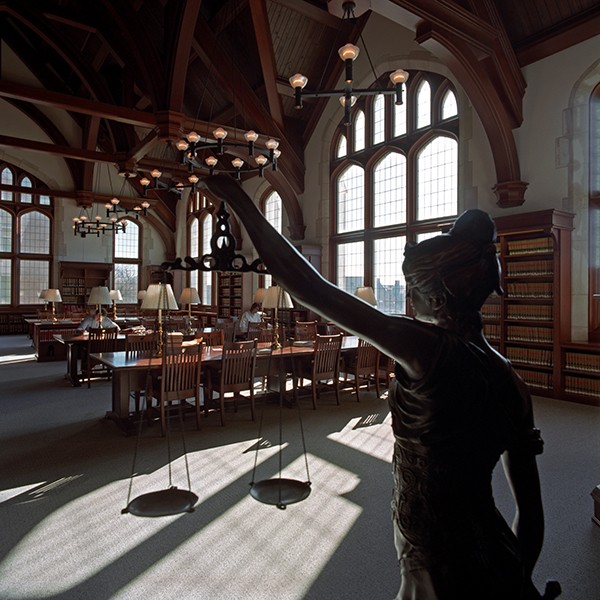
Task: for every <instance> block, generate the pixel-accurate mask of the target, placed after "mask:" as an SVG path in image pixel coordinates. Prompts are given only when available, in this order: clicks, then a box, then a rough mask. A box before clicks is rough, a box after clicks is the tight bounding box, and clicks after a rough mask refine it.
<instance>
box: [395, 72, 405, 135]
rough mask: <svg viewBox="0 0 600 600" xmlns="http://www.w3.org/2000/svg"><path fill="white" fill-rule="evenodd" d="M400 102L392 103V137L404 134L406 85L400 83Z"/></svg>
mask: <svg viewBox="0 0 600 600" xmlns="http://www.w3.org/2000/svg"><path fill="white" fill-rule="evenodd" d="M402 98H404V102H403V103H402V104H394V137H399V136H401V135H406V85H405V84H404V83H403V84H402Z"/></svg>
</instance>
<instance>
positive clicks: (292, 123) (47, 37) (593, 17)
mask: <svg viewBox="0 0 600 600" xmlns="http://www.w3.org/2000/svg"><path fill="white" fill-rule="evenodd" d="M333 2H334V3H335V4H338V5H339V4H340V1H339V0H333ZM382 2H390V3H392V4H395V5H397V6H398V7H400V8H402V9H406V10H407V11H409V12H410V11H411V10H413V11H414V14H416V15H417V16H418V20H419V23H420V24H421V26H422V25H423V23H424V22H426V21H427V20H428V19H431V21H432V22H435V21H436V19H437V20H440V19H444V18H447V14H448V12H447V11H449V10H451V11H452V12H453V14H454V13H456V14H457V15H458V16H459V17H463V18H464V17H465V16H469V20H470V22H473V23H477V19H479V20H480V21H481V23H482V25H483V26H485V27H487V28H488V29H485V31H489V27H490V26H491V27H492V28H494V30H496V31H497V32H498V35H499V37H501V38H502V39H504V40H508V43H509V44H510V46H511V47H512V51H513V52H514V57H516V61H518V63H519V64H520V65H521V66H523V65H525V64H528V63H531V62H534V61H536V60H538V59H540V58H543V57H544V56H547V55H549V54H552V53H553V52H556V51H557V50H561V49H563V48H566V47H568V46H570V45H572V44H574V43H577V42H579V41H581V40H583V39H586V38H588V37H591V36H592V35H595V34H596V33H597V31H599V30H600V27H599V25H600V3H598V2H597V0H495V1H492V0H487V1H484V2H481V0H437V1H436V2H431V1H429V2H422V1H420V2H417V1H416V0H372V4H373V6H374V7H375V5H377V4H380V3H382ZM369 15H370V12H369V11H367V12H366V13H365V14H364V15H362V16H360V17H359V18H358V19H357V20H356V21H354V22H350V21H344V23H343V25H344V31H343V32H341V33H340V28H341V26H342V21H341V20H340V19H339V18H338V17H337V16H334V15H333V14H330V12H328V2H327V0H94V1H93V2H81V1H80V0H0V37H1V41H2V43H3V44H6V46H8V47H9V48H10V50H11V51H12V52H14V53H15V54H16V55H17V56H18V57H19V59H20V60H21V61H22V62H23V63H24V65H25V66H26V68H27V69H29V70H30V71H31V73H32V74H33V75H34V76H35V78H36V79H37V80H38V81H39V83H40V86H38V85H33V84H23V83H22V81H25V80H26V79H19V80H17V79H16V78H11V77H8V76H5V74H4V73H2V74H1V76H2V77H1V79H0V97H2V98H3V99H4V100H6V101H8V102H11V103H12V104H13V105H14V106H16V107H17V108H18V109H19V110H21V111H22V112H23V113H25V114H26V115H27V116H28V117H29V118H30V119H31V120H32V121H34V122H35V123H36V124H37V126H38V127H39V128H40V130H41V131H43V132H44V133H45V134H46V136H48V138H49V139H50V140H52V141H51V143H48V142H41V141H37V140H30V139H21V138H13V137H9V136H7V135H5V132H3V131H2V125H1V124H0V149H1V148H2V147H4V148H20V149H22V150H25V151H29V152H51V153H54V154H58V155H60V156H63V157H64V158H65V159H66V161H67V163H68V166H69V169H70V173H71V175H72V180H73V189H72V190H62V192H63V193H62V195H63V196H66V197H68V196H72V197H76V198H78V199H79V201H80V202H85V198H86V197H88V198H89V194H88V195H87V196H86V194H85V193H84V192H85V191H86V190H87V192H90V191H91V190H92V173H93V165H94V163H96V162H108V163H114V164H116V165H118V167H119V168H120V169H122V170H130V171H136V170H137V171H138V172H144V171H149V170H150V169H151V168H153V167H154V166H156V165H157V163H160V165H161V167H162V169H163V171H166V172H168V173H169V174H170V175H171V177H172V178H173V179H174V180H183V179H184V178H185V176H186V172H185V170H184V169H182V167H181V166H179V165H178V164H177V161H176V160H175V155H174V153H173V152H170V151H167V150H166V149H167V148H168V146H167V144H166V143H165V140H168V139H172V140H173V139H176V138H177V137H179V136H180V134H181V131H182V130H183V131H189V130H191V129H196V130H199V129H201V128H202V127H203V126H206V125H207V124H208V123H219V124H223V125H226V126H228V127H229V128H231V129H232V130H233V132H234V133H233V135H235V132H237V131H239V132H240V135H241V134H243V132H244V131H245V130H247V129H254V130H256V131H257V132H260V133H264V134H266V135H268V136H272V137H275V138H277V139H278V140H279V141H280V146H279V148H280V150H281V151H282V156H281V159H280V163H279V164H280V169H279V171H278V172H277V173H270V174H269V177H270V178H272V180H273V183H274V184H276V185H277V187H278V189H279V190H280V191H281V193H282V194H283V197H284V202H285V201H286V198H287V201H288V203H287V204H286V207H287V209H288V212H290V211H291V213H292V219H291V220H292V221H294V217H293V214H294V211H296V212H297V210H298V209H297V206H295V205H294V203H293V201H291V200H290V199H291V198H293V197H295V195H297V194H300V193H302V191H303V189H304V150H305V146H306V143H307V141H308V140H309V138H310V135H311V134H312V132H313V131H314V128H315V125H316V123H317V121H318V119H319V117H320V115H321V113H322V110H323V108H324V105H325V104H324V103H325V102H326V100H313V101H305V107H304V109H303V110H301V111H298V110H295V108H294V104H293V97H292V90H291V88H290V86H289V84H288V78H289V77H290V76H291V75H292V74H294V73H295V72H296V71H298V70H301V71H302V72H303V73H304V74H305V75H307V76H308V78H309V80H310V81H311V82H315V83H316V82H322V84H321V85H322V87H323V88H333V87H334V86H335V84H336V82H337V81H338V79H339V77H340V75H341V69H342V67H343V65H342V63H341V61H339V60H337V59H336V58H335V57H334V59H332V60H329V61H328V60H327V57H328V56H329V55H330V53H331V52H332V51H333V52H335V51H336V49H337V46H339V45H341V43H340V41H341V42H342V43H345V42H346V41H352V40H356V39H357V38H358V35H359V33H360V31H361V30H362V28H363V27H364V25H365V24H366V22H367V19H368V18H369ZM473 18H474V19H475V20H473ZM415 29H417V28H415ZM417 39H418V38H417ZM334 46H335V47H334ZM514 57H513V58H514ZM44 106H52V107H55V108H58V109H61V110H64V111H67V112H68V114H69V115H70V116H71V118H72V119H73V120H74V121H75V123H77V125H79V127H80V129H81V132H82V136H81V140H80V141H79V142H78V143H77V144H73V143H69V142H68V141H67V139H66V137H65V135H64V133H63V132H62V131H61V130H60V128H59V127H58V126H57V124H56V123H54V122H52V121H51V120H50V119H49V118H48V116H47V114H46V113H45V112H44V111H43V110H42V109H41V108H43V107H44ZM0 160H1V155H0ZM140 190H141V187H140V186H138V191H140ZM176 200H177V196H176V195H174V194H172V193H170V192H168V191H167V192H165V193H162V194H161V195H160V198H159V201H160V205H161V206H160V211H161V215H162V218H163V220H164V222H165V223H167V225H168V226H169V227H173V226H174V211H175V203H176ZM297 216H298V219H299V221H300V222H301V220H302V219H301V217H300V216H299V215H297ZM298 235H301V233H300V232H298Z"/></svg>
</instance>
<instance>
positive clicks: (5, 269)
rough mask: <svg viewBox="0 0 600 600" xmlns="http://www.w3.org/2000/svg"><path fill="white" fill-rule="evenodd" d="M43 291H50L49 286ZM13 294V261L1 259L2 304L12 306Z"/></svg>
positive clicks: (0, 300) (0, 295)
mask: <svg viewBox="0 0 600 600" xmlns="http://www.w3.org/2000/svg"><path fill="white" fill-rule="evenodd" d="M42 289H48V286H46V287H45V288H40V290H42ZM11 293H12V261H11V260H10V258H0V304H10V296H11ZM38 295H39V291H38Z"/></svg>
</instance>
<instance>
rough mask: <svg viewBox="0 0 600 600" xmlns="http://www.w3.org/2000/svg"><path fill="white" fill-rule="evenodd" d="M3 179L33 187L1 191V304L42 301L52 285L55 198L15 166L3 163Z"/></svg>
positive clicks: (0, 170)
mask: <svg viewBox="0 0 600 600" xmlns="http://www.w3.org/2000/svg"><path fill="white" fill-rule="evenodd" d="M0 182H1V183H2V186H18V187H23V188H28V189H30V190H31V191H30V192H19V193H17V192H13V191H10V190H5V189H2V190H0V305H2V306H22V305H32V304H35V305H38V304H42V302H43V300H40V298H39V295H40V292H41V291H42V290H44V289H48V288H50V287H52V286H51V285H50V283H51V281H52V260H53V247H52V219H53V202H52V198H51V197H50V196H48V195H44V194H40V191H41V190H42V189H43V188H47V186H46V185H45V184H44V183H43V182H41V181H39V180H38V179H36V178H35V177H34V176H33V175H31V174H29V173H27V172H25V171H22V170H19V169H18V168H17V167H15V166H14V165H9V164H7V163H5V164H0ZM16 182H18V183H16Z"/></svg>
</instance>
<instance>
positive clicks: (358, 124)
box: [354, 110, 365, 152]
mask: <svg viewBox="0 0 600 600" xmlns="http://www.w3.org/2000/svg"><path fill="white" fill-rule="evenodd" d="M364 149H365V113H364V112H363V111H362V110H359V111H358V112H357V113H356V117H355V119H354V152H359V151H360V150H364Z"/></svg>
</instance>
